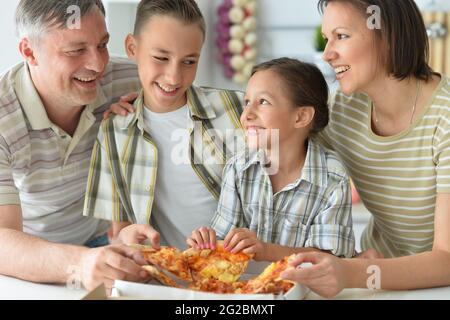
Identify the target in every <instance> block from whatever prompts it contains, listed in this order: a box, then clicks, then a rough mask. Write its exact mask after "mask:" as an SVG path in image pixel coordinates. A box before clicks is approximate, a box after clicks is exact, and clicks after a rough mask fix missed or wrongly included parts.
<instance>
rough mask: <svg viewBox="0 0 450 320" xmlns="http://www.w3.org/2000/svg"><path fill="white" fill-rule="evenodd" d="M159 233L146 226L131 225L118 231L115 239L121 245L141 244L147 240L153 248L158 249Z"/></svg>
mask: <svg viewBox="0 0 450 320" xmlns="http://www.w3.org/2000/svg"><path fill="white" fill-rule="evenodd" d="M159 238H160V236H159V232H157V231H156V230H155V229H153V228H152V227H151V226H150V225H148V224H131V225H129V226H127V227H125V228H123V229H122V230H120V232H119V235H118V236H117V239H118V241H119V242H120V243H123V244H134V243H142V242H144V241H145V240H147V239H149V240H150V243H151V245H152V247H153V248H155V249H159Z"/></svg>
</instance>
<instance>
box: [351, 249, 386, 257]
mask: <svg viewBox="0 0 450 320" xmlns="http://www.w3.org/2000/svg"><path fill="white" fill-rule="evenodd" d="M353 258H356V259H384V255H383V254H382V253H381V252H378V251H377V250H375V249H373V248H369V249H367V250H366V251H363V252H360V253H358V254H357V255H355V256H354V257H353Z"/></svg>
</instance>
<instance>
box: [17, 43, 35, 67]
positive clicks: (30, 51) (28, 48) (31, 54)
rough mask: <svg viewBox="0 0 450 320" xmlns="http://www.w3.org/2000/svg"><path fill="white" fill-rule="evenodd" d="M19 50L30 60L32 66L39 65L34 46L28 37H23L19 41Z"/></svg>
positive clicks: (26, 59)
mask: <svg viewBox="0 0 450 320" xmlns="http://www.w3.org/2000/svg"><path fill="white" fill-rule="evenodd" d="M19 52H20V54H21V55H22V57H23V58H24V59H25V61H27V62H28V64H29V65H30V66H37V65H38V63H37V59H36V57H35V50H34V46H33V45H32V44H31V41H30V40H29V39H28V38H22V40H20V42H19Z"/></svg>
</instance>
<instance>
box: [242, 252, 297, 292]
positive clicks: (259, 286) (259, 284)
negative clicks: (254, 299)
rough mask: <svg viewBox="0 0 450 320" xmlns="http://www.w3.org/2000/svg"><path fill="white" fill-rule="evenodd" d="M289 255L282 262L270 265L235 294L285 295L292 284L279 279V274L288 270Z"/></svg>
mask: <svg viewBox="0 0 450 320" xmlns="http://www.w3.org/2000/svg"><path fill="white" fill-rule="evenodd" d="M294 256H295V255H291V256H288V257H285V258H284V259H282V260H279V261H277V262H273V263H271V264H270V265H269V266H267V267H266V269H264V271H263V272H262V273H261V274H260V275H259V276H257V277H256V278H253V279H250V280H248V281H247V283H246V284H245V285H244V286H242V287H241V288H239V289H238V290H237V292H236V293H274V294H278V293H286V292H288V291H289V290H290V289H291V288H292V287H293V286H294V284H295V283H294V282H291V281H288V280H284V279H281V277H280V274H281V273H282V272H283V271H284V270H286V269H287V268H288V264H289V261H290V259H291V257H294Z"/></svg>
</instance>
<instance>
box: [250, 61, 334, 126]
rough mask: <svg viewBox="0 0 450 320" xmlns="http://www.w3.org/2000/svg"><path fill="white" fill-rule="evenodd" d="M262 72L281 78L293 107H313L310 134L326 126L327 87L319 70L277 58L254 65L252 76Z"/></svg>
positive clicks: (302, 63)
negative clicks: (273, 73)
mask: <svg viewBox="0 0 450 320" xmlns="http://www.w3.org/2000/svg"><path fill="white" fill-rule="evenodd" d="M264 70H271V71H273V72H275V73H276V74H277V75H278V76H280V77H281V79H282V81H283V82H284V85H285V87H286V91H287V93H288V95H289V99H290V100H291V101H292V102H293V104H294V105H296V106H299V107H302V106H311V107H314V110H315V114H314V119H313V124H312V127H311V131H310V134H316V133H318V132H320V131H321V130H322V129H323V128H325V127H326V126H327V124H328V119H329V115H328V85H327V82H326V81H325V78H324V77H323V74H322V72H320V70H319V68H317V67H316V66H315V65H313V64H309V63H305V62H301V61H298V60H296V59H290V58H279V59H274V60H270V61H266V62H263V63H261V64H258V65H256V66H255V67H253V70H252V75H254V74H255V73H256V72H259V71H264Z"/></svg>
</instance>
